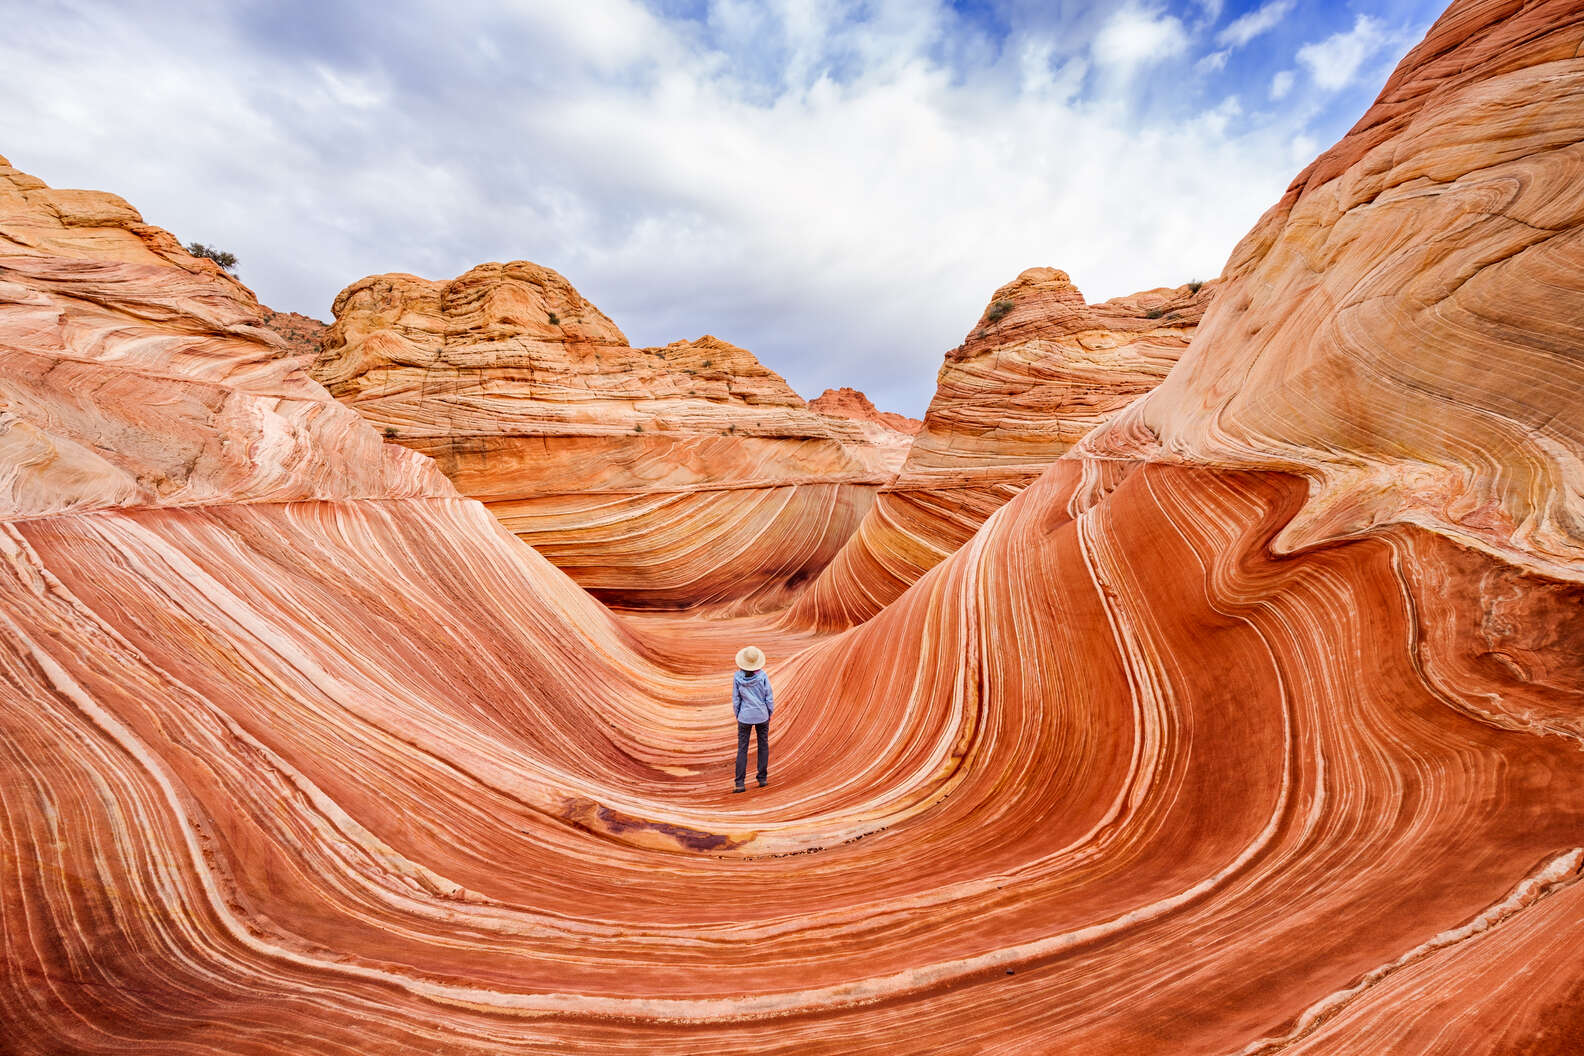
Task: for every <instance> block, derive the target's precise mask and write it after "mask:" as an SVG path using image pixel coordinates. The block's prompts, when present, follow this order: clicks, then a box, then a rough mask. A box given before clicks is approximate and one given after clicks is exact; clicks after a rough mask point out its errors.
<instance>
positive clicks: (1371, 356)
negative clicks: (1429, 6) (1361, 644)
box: [1084, 3, 1584, 578]
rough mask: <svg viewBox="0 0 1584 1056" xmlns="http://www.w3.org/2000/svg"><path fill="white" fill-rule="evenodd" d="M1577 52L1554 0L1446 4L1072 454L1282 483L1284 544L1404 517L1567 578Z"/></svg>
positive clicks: (1583, 137) (1583, 413)
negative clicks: (1294, 476)
mask: <svg viewBox="0 0 1584 1056" xmlns="http://www.w3.org/2000/svg"><path fill="white" fill-rule="evenodd" d="M1578 47H1579V30H1578V25H1577V17H1576V12H1574V11H1573V10H1572V6H1571V5H1568V4H1520V3H1505V4H1496V3H1491V4H1479V5H1467V6H1465V5H1458V7H1457V8H1456V9H1455V10H1454V12H1452V13H1450V14H1449V15H1448V16H1447V17H1445V18H1443V19H1442V20H1441V21H1440V22H1439V23H1437V25H1436V26H1435V28H1434V29H1433V30H1432V31H1431V32H1430V34H1429V36H1428V37H1427V38H1426V39H1425V41H1424V42H1423V43H1422V44H1421V45H1419V47H1417V48H1416V49H1415V50H1414V52H1413V53H1412V54H1411V55H1410V56H1409V57H1408V59H1406V60H1405V61H1404V62H1403V64H1402V65H1401V66H1400V67H1399V68H1398V70H1397V71H1396V73H1394V74H1393V76H1392V77H1391V79H1390V80H1389V81H1388V82H1387V84H1386V87H1385V89H1384V90H1383V92H1382V94H1381V97H1380V100H1379V101H1378V102H1377V103H1376V105H1375V106H1374V107H1373V108H1372V109H1371V110H1370V111H1369V113H1367V114H1366V115H1365V116H1364V117H1363V118H1362V119H1361V120H1360V121H1359V123H1358V125H1356V126H1355V127H1354V129H1353V130H1352V131H1351V132H1350V133H1349V134H1348V135H1347V136H1346V137H1345V138H1343V139H1342V140H1341V141H1340V142H1339V143H1337V145H1336V146H1334V147H1332V148H1331V149H1330V150H1329V151H1327V152H1326V153H1324V154H1322V155H1321V156H1320V157H1319V158H1318V159H1316V160H1315V162H1314V163H1313V164H1311V165H1310V166H1309V167H1308V168H1307V169H1305V170H1304V172H1303V173H1302V174H1300V175H1299V177H1298V178H1297V180H1295V181H1294V183H1293V185H1292V187H1291V188H1289V190H1288V191H1287V194H1286V195H1285V196H1284V197H1283V198H1282V200H1281V201H1280V202H1279V203H1277V205H1275V206H1274V207H1272V208H1271V210H1270V211H1269V212H1267V213H1266V214H1265V216H1264V217H1263V218H1262V219H1261V220H1260V222H1259V224H1258V225H1256V227H1255V228H1254V230H1253V231H1251V232H1250V233H1249V235H1248V236H1247V237H1246V238H1245V239H1244V240H1243V241H1242V242H1241V243H1240V244H1239V245H1238V247H1237V248H1236V249H1235V250H1234V251H1233V254H1232V258H1231V260H1230V262H1229V263H1228V265H1227V270H1226V274H1225V285H1224V287H1223V289H1222V291H1221V293H1220V294H1219V295H1218V296H1217V297H1216V299H1215V302H1214V304H1213V305H1212V307H1211V309H1210V311H1209V313H1208V314H1207V315H1206V317H1205V321H1204V324H1203V326H1202V328H1201V330H1200V334H1199V337H1198V339H1197V340H1196V341H1195V342H1194V345H1193V348H1192V350H1191V351H1190V352H1189V353H1188V354H1187V355H1186V356H1185V357H1184V359H1183V361H1182V363H1181V365H1180V366H1179V368H1178V369H1176V370H1174V371H1173V372H1172V374H1171V377H1170V378H1169V379H1168V380H1167V382H1166V383H1165V384H1163V385H1162V386H1161V388H1159V389H1157V390H1156V391H1155V392H1154V393H1152V394H1151V395H1150V396H1149V398H1147V399H1145V400H1143V401H1141V402H1140V403H1138V404H1137V405H1135V406H1134V407H1132V408H1130V409H1129V411H1128V412H1127V413H1126V414H1125V415H1122V416H1121V417H1119V418H1118V419H1117V420H1116V421H1115V422H1113V423H1112V424H1111V425H1110V426H1109V427H1108V428H1106V429H1104V430H1102V431H1100V432H1099V433H1097V434H1096V435H1094V436H1092V437H1091V438H1090V439H1089V440H1087V441H1086V442H1085V445H1084V447H1085V449H1086V451H1087V453H1089V454H1091V455H1095V456H1101V457H1121V458H1127V459H1132V458H1139V457H1145V458H1152V459H1170V460H1180V461H1188V462H1193V463H1196V464H1212V465H1218V466H1230V467H1258V468H1263V469H1277V470H1282V471H1285V472H1292V473H1298V474H1302V475H1303V476H1305V477H1307V478H1309V479H1310V480H1311V481H1312V482H1313V484H1314V490H1313V493H1312V497H1311V500H1310V501H1309V502H1308V503H1307V504H1306V505H1305V507H1304V509H1303V510H1302V511H1301V512H1300V514H1299V516H1298V517H1297V518H1296V519H1295V520H1294V522H1293V524H1292V525H1290V526H1289V527H1288V528H1287V530H1286V531H1285V532H1284V533H1283V535H1282V540H1281V543H1282V546H1283V547H1284V548H1291V547H1296V546H1302V545H1305V544H1310V543H1315V542H1319V541H1322V540H1326V539H1335V538H1343V537H1348V536H1351V535H1355V534H1358V533H1360V532H1364V531H1367V530H1369V529H1370V528H1372V527H1374V526H1377V525H1381V524H1386V523H1392V522H1406V523H1414V524H1422V525H1425V526H1426V527H1429V528H1432V529H1433V530H1435V531H1439V532H1445V533H1448V534H1450V535H1453V536H1454V537H1456V538H1458V539H1461V540H1462V541H1464V542H1466V543H1469V544H1471V545H1474V546H1477V547H1481V548H1485V549H1488V550H1490V551H1491V552H1492V553H1497V554H1501V555H1502V556H1504V557H1506V558H1507V559H1509V560H1514V561H1517V562H1518V563H1520V564H1522V565H1525V566H1527V567H1533V568H1535V569H1537V570H1540V571H1543V572H1546V573H1547V574H1550V575H1556V576H1563V577H1567V578H1576V577H1577V576H1578V575H1579V569H1580V566H1581V561H1584V550H1581V549H1580V540H1581V539H1584V463H1581V462H1580V456H1579V452H1580V451H1581V450H1584V400H1580V399H1579V398H1578V394H1579V392H1580V391H1581V390H1584V354H1581V351H1580V350H1581V349H1584V284H1581V283H1580V282H1579V281H1578V275H1579V271H1580V269H1581V268H1584V102H1581V100H1584V66H1581V65H1580V63H1579V62H1578ZM1430 232H1435V233H1436V236H1435V237H1429V234H1428V233H1430Z"/></svg>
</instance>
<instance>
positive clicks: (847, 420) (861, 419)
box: [808, 387, 924, 479]
mask: <svg viewBox="0 0 1584 1056" xmlns="http://www.w3.org/2000/svg"><path fill="white" fill-rule="evenodd" d="M808 406H809V410H811V411H813V412H814V413H815V414H818V415H819V416H820V417H822V418H824V419H825V424H826V425H827V426H828V427H829V428H830V431H831V433H832V435H834V436H835V437H836V438H837V439H838V440H839V441H841V443H842V445H843V446H844V447H846V448H847V451H848V453H849V454H851V455H852V456H853V457H854V458H855V459H857V460H858V461H859V462H861V463H863V464H864V465H865V466H867V467H869V468H870V469H871V470H873V471H874V472H875V473H877V474H880V475H883V476H884V477H886V478H887V479H895V478H896V475H897V473H898V471H900V470H901V468H902V463H903V462H905V461H907V453H908V448H910V447H912V446H913V438H914V437H915V436H917V435H918V431H919V430H920V429H922V428H924V423H923V422H921V421H919V420H918V419H916V418H908V417H905V416H903V415H900V414H894V413H892V412H890V411H882V410H879V409H878V408H876V407H875V405H874V403H873V402H871V401H870V399H869V397H867V396H865V395H864V394H863V393H861V392H859V391H858V390H857V389H853V388H847V387H843V388H840V389H826V390H825V391H824V392H822V393H820V394H819V395H818V396H816V397H815V398H814V399H812V400H810V401H809V405H808Z"/></svg>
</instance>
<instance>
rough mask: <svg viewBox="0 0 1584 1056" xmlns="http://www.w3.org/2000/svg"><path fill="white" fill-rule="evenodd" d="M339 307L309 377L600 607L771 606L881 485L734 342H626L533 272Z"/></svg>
mask: <svg viewBox="0 0 1584 1056" xmlns="http://www.w3.org/2000/svg"><path fill="white" fill-rule="evenodd" d="M335 315H336V320H335V322H334V324H332V326H331V328H330V331H329V333H328V334H327V335H326V338H325V341H324V348H323V352H322V353H321V355H320V357H319V360H318V362H317V363H316V364H315V366H314V370H313V373H314V376H315V377H316V378H318V379H319V380H320V381H321V382H323V383H324V385H325V386H326V388H328V389H329V390H330V392H331V393H332V394H333V395H335V396H336V398H337V399H339V400H341V401H342V402H343V403H344V404H346V405H347V406H349V407H352V408H353V409H355V410H356V411H357V412H358V413H359V414H361V415H362V416H363V417H364V418H365V419H366V420H367V421H369V422H370V423H371V424H373V425H374V426H375V427H376V428H378V429H379V430H381V432H382V433H383V434H384V435H385V436H386V437H387V438H388V439H390V440H392V441H394V442H396V443H399V444H402V445H404V446H406V447H409V448H411V449H413V450H415V451H420V452H422V453H424V454H426V455H428V456H430V457H431V458H433V459H434V460H435V461H436V462H437V463H438V464H439V466H440V468H441V469H442V470H443V471H444V472H445V473H446V475H447V476H449V477H450V478H451V479H452V480H453V481H454V482H455V483H456V485H457V487H458V488H460V489H461V490H462V492H463V493H464V494H467V495H471V496H473V497H475V498H478V499H481V500H482V501H484V502H485V503H486V504H487V505H488V506H489V508H490V510H491V511H492V512H493V513H495V515H496V516H498V517H499V518H500V519H501V521H502V523H504V524H505V525H506V526H507V527H508V528H510V529H511V530H512V531H513V532H515V533H516V534H517V535H518V536H519V537H520V538H522V539H523V540H524V541H526V542H528V543H530V544H532V545H533V546H534V547H535V548H537V549H538V550H539V551H540V552H541V553H542V554H544V555H545V556H546V557H548V558H549V559H550V560H551V561H553V562H555V563H556V564H557V565H559V566H560V567H561V568H562V569H564V570H566V571H567V573H568V574H570V575H571V576H572V577H573V578H574V579H575V580H577V581H578V582H579V583H580V584H582V585H583V586H585V587H586V588H588V589H589V590H591V591H593V592H594V593H595V595H596V596H598V597H600V598H601V599H602V600H604V601H606V602H608V603H612V604H617V605H623V606H630V607H659V608H676V607H687V606H692V605H699V604H716V605H720V604H737V605H747V606H753V605H759V606H763V605H771V604H775V603H777V601H778V599H780V598H782V597H783V596H784V595H785V594H786V592H787V591H789V590H791V589H793V588H795V587H796V586H797V585H798V584H800V583H802V582H803V581H805V580H807V579H810V578H812V577H813V576H814V575H815V574H816V573H818V571H819V570H820V569H821V568H823V567H824V566H825V564H826V563H827V562H829V561H830V559H831V558H832V557H833V556H834V555H835V554H836V552H837V551H838V550H839V549H840V547H841V545H842V543H843V542H844V541H845V540H846V538H847V537H848V536H849V535H851V534H852V531H853V530H854V528H855V527H856V526H857V524H858V522H859V520H860V519H861V518H862V517H863V514H864V513H865V511H866V510H867V509H868V508H869V505H870V503H871V502H872V501H873V496H874V493H875V491H876V490H877V489H878V488H879V487H880V486H881V485H882V484H884V483H886V482H887V481H888V480H889V479H890V477H891V475H892V474H893V473H894V469H888V468H887V464H888V463H887V459H888V458H889V457H891V455H892V453H893V451H894V445H892V446H887V444H888V438H887V437H885V436H878V435H877V436H870V435H868V434H867V433H865V432H864V431H863V430H861V429H853V428H850V427H847V426H845V425H844V426H843V427H841V428H839V429H837V430H835V431H833V428H832V425H831V422H830V421H829V420H827V419H826V418H824V417H822V416H820V415H819V414H816V413H814V412H812V411H811V410H810V409H809V408H808V405H807V404H806V403H805V402H804V401H803V399H802V398H801V397H799V396H798V394H797V393H796V392H794V391H793V390H792V388H791V386H789V385H788V384H787V383H786V381H785V380H784V379H782V378H781V376H780V375H778V374H776V373H775V372H774V371H772V370H769V369H767V368H766V367H765V366H764V365H763V364H761V363H760V362H759V361H758V360H757V359H755V358H754V356H753V355H752V354H751V353H749V352H748V351H746V350H745V349H741V348H738V347H737V346H735V345H732V344H729V343H727V342H725V341H721V340H719V339H718V338H715V337H710V336H705V337H702V338H699V339H698V340H697V341H677V342H673V343H672V344H670V345H667V346H665V347H663V348H632V347H631V346H630V345H629V344H628V342H627V338H626V336H625V335H623V334H622V332H621V331H620V330H619V329H617V327H616V325H615V324H614V323H613V322H611V320H610V319H609V318H607V317H606V316H605V315H604V313H602V312H601V311H600V310H599V309H598V308H596V307H595V306H594V305H593V304H591V303H589V302H588V301H587V300H586V299H585V298H584V297H583V296H582V295H581V294H579V293H578V292H577V290H575V289H574V288H573V287H572V285H571V283H569V282H567V280H566V279H565V278H563V277H562V276H561V275H559V274H557V273H556V272H554V271H551V270H550V269H548V268H543V267H539V266H538V265H535V264H531V263H528V262H526V261H516V262H513V263H510V264H484V265H480V266H479V267H476V268H474V269H473V270H471V271H469V272H467V273H466V274H464V275H462V276H460V277H459V278H457V279H454V280H450V281H443V282H431V281H428V280H424V279H419V278H416V277H414V276H411V275H376V276H371V277H369V278H366V279H362V280H360V281H358V282H355V283H353V284H352V285H351V286H349V287H347V288H346V290H344V291H343V292H342V293H341V295H340V296H339V297H338V298H337V299H336V303H335ZM838 433H839V434H840V435H837V434H838Z"/></svg>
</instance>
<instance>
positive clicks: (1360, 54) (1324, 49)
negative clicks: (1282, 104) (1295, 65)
mask: <svg viewBox="0 0 1584 1056" xmlns="http://www.w3.org/2000/svg"><path fill="white" fill-rule="evenodd" d="M1389 39H1390V38H1389V37H1388V35H1387V33H1386V30H1385V26H1384V25H1383V24H1382V23H1381V21H1380V19H1377V18H1371V17H1370V16H1369V15H1359V16H1358V18H1357V19H1356V20H1355V21H1354V23H1353V28H1352V29H1350V30H1348V31H1347V32H1345V33H1333V34H1332V35H1331V36H1329V37H1327V38H1326V39H1325V40H1322V41H1317V42H1316V43H1313V44H1305V45H1304V46H1303V47H1301V48H1299V49H1298V61H1299V62H1301V63H1303V64H1304V65H1305V66H1307V67H1309V73H1310V76H1312V77H1313V78H1314V81H1315V83H1316V84H1318V85H1319V86H1320V87H1322V88H1326V89H1330V90H1335V89H1338V88H1343V87H1346V86H1347V85H1348V84H1349V83H1350V82H1351V81H1352V80H1353V78H1354V77H1356V76H1357V75H1358V71H1359V67H1361V66H1363V65H1364V62H1365V60H1366V59H1368V58H1369V57H1370V56H1372V55H1374V54H1375V53H1376V52H1377V51H1379V50H1380V49H1381V47H1383V46H1384V45H1385V44H1386V43H1387V42H1388V41H1389Z"/></svg>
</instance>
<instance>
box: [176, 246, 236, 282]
mask: <svg viewBox="0 0 1584 1056" xmlns="http://www.w3.org/2000/svg"><path fill="white" fill-rule="evenodd" d="M187 252H189V253H191V254H192V255H193V256H195V257H204V258H206V259H208V260H212V261H214V262H215V263H216V264H218V265H220V266H221V267H222V268H224V269H225V270H226V271H228V272H231V273H233V274H235V272H236V266H237V258H236V254H235V253H227V252H226V251H225V250H223V249H216V248H215V247H213V246H206V245H204V244H203V243H202V242H189V243H187Z"/></svg>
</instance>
